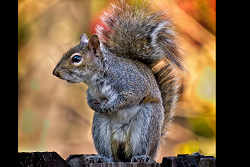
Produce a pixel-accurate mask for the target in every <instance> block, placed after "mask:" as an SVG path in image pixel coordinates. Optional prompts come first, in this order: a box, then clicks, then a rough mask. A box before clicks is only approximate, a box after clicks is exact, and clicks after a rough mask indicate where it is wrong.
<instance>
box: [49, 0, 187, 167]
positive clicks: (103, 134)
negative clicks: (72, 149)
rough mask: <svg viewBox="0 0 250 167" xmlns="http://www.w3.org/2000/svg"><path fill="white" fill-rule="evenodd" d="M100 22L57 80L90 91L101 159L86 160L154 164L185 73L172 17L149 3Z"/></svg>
mask: <svg viewBox="0 0 250 167" xmlns="http://www.w3.org/2000/svg"><path fill="white" fill-rule="evenodd" d="M101 20H102V21H101V22H100V24H99V25H98V26H97V27H96V32H97V34H95V35H93V36H91V38H90V39H88V37H87V35H86V34H82V35H81V36H80V43H79V44H78V45H76V46H75V47H73V48H71V49H70V50H69V51H68V52H67V53H65V54H64V55H63V57H62V58H61V60H60V61H59V63H58V64H57V66H56V67H55V69H54V71H53V75H55V76H57V77H59V78H60V79H63V80H66V81H68V82H70V83H78V82H84V83H85V84H87V86H88V89H87V101H88V104H89V106H90V107H91V108H92V109H93V110H94V111H95V114H94V119H93V126H92V135H93V140H94V144H95V148H96V150H97V153H98V155H93V156H88V157H87V161H88V162H90V163H91V162H119V161H123V162H155V161H154V159H155V157H156V155H157V150H158V148H159V145H160V141H161V138H162V137H163V136H164V135H165V134H166V133H167V130H168V129H169V126H170V123H171V120H172V118H173V114H174V108H175V106H176V103H177V100H178V97H179V87H180V75H181V73H185V72H187V70H186V69H185V67H184V65H185V61H184V57H183V54H182V49H181V46H180V44H179V42H178V37H177V34H176V33H175V32H174V27H173V24H172V21H171V19H170V17H169V16H168V15H167V13H166V12H165V11H163V10H159V9H158V10H157V9H155V8H153V7H152V5H151V4H148V3H146V2H144V3H143V5H141V6H136V5H132V6H130V5H128V4H127V3H125V2H124V0H122V1H120V2H116V4H115V5H112V7H110V8H109V11H108V12H105V13H104V14H103V16H102V19H101ZM76 98H77V97H76Z"/></svg>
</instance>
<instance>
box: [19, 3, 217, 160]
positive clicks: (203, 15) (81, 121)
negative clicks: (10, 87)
mask: <svg viewBox="0 0 250 167" xmlns="http://www.w3.org/2000/svg"><path fill="white" fill-rule="evenodd" d="M141 1H142V0H140V1H139V3H140V2H141ZM113 2H114V0H40V1H31V0H18V151H19V152H24V151H56V152H58V153H59V154H60V155H61V156H62V157H63V158H64V159H66V158H67V157H68V156H69V155H70V154H95V153H96V151H95V148H94V144H93V141H92V136H91V125H92V119H93V114H94V112H93V111H92V110H91V109H90V108H89V107H88V105H87V101H86V92H85V91H86V89H87V86H86V85H84V84H83V83H77V84H70V83H67V82H66V81H63V80H60V79H58V78H56V77H55V76H53V75H52V71H53V69H54V67H55V66H56V64H57V62H58V61H59V60H60V58H61V57H62V55H63V53H65V52H67V50H68V49H69V48H70V47H73V46H75V45H77V44H78V43H79V36H80V35H81V34H82V33H83V32H85V33H86V34H87V35H88V36H89V37H90V36H91V35H92V34H94V33H95V26H96V24H97V23H98V22H99V20H100V16H101V14H102V13H103V12H104V11H105V10H107V7H108V6H109V5H110V4H111V3H113ZM154 4H155V5H156V6H158V7H161V8H162V9H166V10H168V12H169V14H170V15H171V16H172V17H173V20H174V21H175V25H176V31H177V32H178V33H179V35H180V38H181V44H182V46H183V47H184V49H185V51H186V53H185V54H186V61H187V64H188V70H189V73H190V74H189V75H188V76H186V77H183V78H182V84H183V88H182V91H181V97H180V101H179V104H178V107H177V109H176V114H175V119H174V123H173V125H172V127H171V130H170V132H169V135H168V136H167V137H165V138H164V139H163V140H164V144H162V145H161V149H160V151H159V154H158V158H157V159H156V161H157V162H161V161H162V157H164V156H177V154H191V153H194V152H200V153H201V154H205V155H212V156H216V145H215V144H216V140H215V139H216V124H215V120H216V103H215V90H216V89H215V71H216V66H215V62H216V57H215V39H216V27H215V23H216V19H215V16H216V5H215V0H155V3H154Z"/></svg>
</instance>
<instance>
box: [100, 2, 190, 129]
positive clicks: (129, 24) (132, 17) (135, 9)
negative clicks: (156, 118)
mask: <svg viewBox="0 0 250 167" xmlns="http://www.w3.org/2000/svg"><path fill="white" fill-rule="evenodd" d="M96 31H97V35H98V36H99V38H100V40H101V42H102V44H103V47H105V48H106V49H108V50H109V51H110V52H112V53H113V54H114V55H116V56H119V57H124V58H129V59H134V60H138V61H141V62H143V63H144V64H146V65H147V66H148V67H149V68H150V69H151V70H152V71H153V73H154V77H155V79H156V81H157V84H158V86H159V89H160V91H161V96H162V103H163V107H164V110H165V113H164V114H165V120H164V125H163V129H165V128H167V127H168V124H169V123H170V121H171V119H172V117H173V111H174V108H175V106H176V103H177V100H178V97H179V93H178V90H179V87H180V84H179V78H180V77H179V74H180V73H178V72H177V71H181V72H186V69H185V67H184V64H185V62H184V57H183V55H182V49H181V47H180V44H179V42H178V37H177V33H176V32H175V31H174V26H173V24H172V21H171V19H170V17H169V16H168V14H167V13H166V11H164V10H159V9H155V8H154V7H153V6H152V4H149V3H148V2H146V1H145V2H143V4H142V5H140V6H135V5H131V6H130V5H128V4H127V3H125V2H124V0H121V1H120V2H117V3H116V5H112V7H111V8H109V10H108V11H107V12H105V13H104V15H103V16H102V19H101V23H100V24H99V25H98V26H97V28H96ZM162 133H165V132H164V130H163V132H162Z"/></svg>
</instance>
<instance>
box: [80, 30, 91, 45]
mask: <svg viewBox="0 0 250 167" xmlns="http://www.w3.org/2000/svg"><path fill="white" fill-rule="evenodd" d="M88 41H89V40H88V36H87V35H86V34H85V33H83V34H82V35H81V36H80V43H86V44H87V43H88Z"/></svg>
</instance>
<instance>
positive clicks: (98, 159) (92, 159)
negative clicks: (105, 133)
mask: <svg viewBox="0 0 250 167" xmlns="http://www.w3.org/2000/svg"><path fill="white" fill-rule="evenodd" d="M85 162H86V163H103V162H107V160H106V158H105V157H102V156H99V155H86V156H85Z"/></svg>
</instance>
